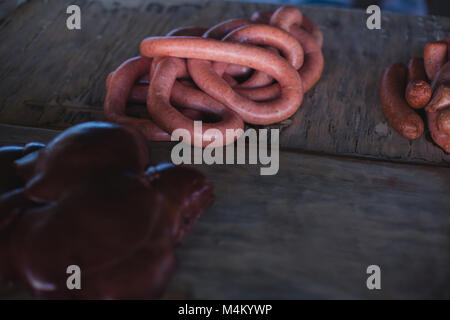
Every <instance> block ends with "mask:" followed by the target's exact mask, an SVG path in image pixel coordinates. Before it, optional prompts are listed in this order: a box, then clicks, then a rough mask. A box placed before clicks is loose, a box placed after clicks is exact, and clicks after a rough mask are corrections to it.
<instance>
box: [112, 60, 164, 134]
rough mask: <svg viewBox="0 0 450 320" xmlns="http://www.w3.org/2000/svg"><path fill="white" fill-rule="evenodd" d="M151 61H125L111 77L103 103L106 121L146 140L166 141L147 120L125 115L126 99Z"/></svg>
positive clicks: (158, 130)
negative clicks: (127, 126)
mask: <svg viewBox="0 0 450 320" xmlns="http://www.w3.org/2000/svg"><path fill="white" fill-rule="evenodd" d="M151 62H152V60H151V59H148V58H146V57H135V58H131V59H129V60H127V61H125V62H124V63H123V64H121V65H120V66H119V68H117V70H116V71H115V72H114V74H113V75H112V77H111V79H110V82H109V86H108V90H107V92H106V97H105V102H104V113H105V118H106V119H107V120H108V121H111V122H115V123H119V124H125V125H130V126H132V127H134V128H135V129H137V130H139V131H140V132H141V133H142V134H143V135H144V136H145V137H146V138H147V139H148V140H156V141H168V140H170V136H169V135H168V134H167V133H166V132H164V131H163V130H161V129H160V128H159V127H158V126H157V125H155V124H154V123H153V122H152V121H151V120H148V119H137V118H132V117H129V116H127V115H126V114H125V109H126V103H127V99H128V97H129V95H130V92H131V88H132V87H133V86H134V84H135V82H136V80H137V79H138V78H139V77H140V76H142V75H143V74H144V73H146V72H148V71H149V70H150V65H151Z"/></svg>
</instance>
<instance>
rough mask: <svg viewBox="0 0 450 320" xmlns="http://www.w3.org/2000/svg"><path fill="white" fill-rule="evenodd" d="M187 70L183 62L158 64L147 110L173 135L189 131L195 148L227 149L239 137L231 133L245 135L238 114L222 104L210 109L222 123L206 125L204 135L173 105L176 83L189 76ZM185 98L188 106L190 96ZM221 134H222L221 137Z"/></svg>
mask: <svg viewBox="0 0 450 320" xmlns="http://www.w3.org/2000/svg"><path fill="white" fill-rule="evenodd" d="M185 69H186V65H185V62H184V61H183V60H182V59H179V58H173V57H165V58H163V59H161V60H160V62H159V63H158V65H157V67H156V69H155V75H154V77H153V79H152V81H151V83H150V88H149V92H148V96H147V108H148V112H149V114H150V116H151V117H152V119H154V121H155V122H156V123H157V124H158V125H159V126H160V127H161V128H163V129H164V130H166V131H167V132H170V133H173V132H174V131H175V130H177V129H185V130H188V131H189V133H190V135H191V138H192V139H193V141H191V144H193V145H195V146H199V147H200V146H203V147H204V146H223V145H226V144H228V143H232V142H234V141H235V139H236V138H238V137H236V136H235V132H231V131H230V130H227V129H232V130H234V131H236V130H238V129H241V132H243V131H242V129H243V127H244V123H243V121H242V119H241V118H240V117H239V116H238V115H237V114H236V113H234V112H233V111H232V110H229V109H228V108H226V107H225V106H223V105H222V104H220V103H217V104H216V105H209V106H207V108H208V110H207V111H209V112H212V113H215V114H217V115H219V116H220V117H221V120H220V121H219V122H216V123H203V128H202V129H203V132H200V133H197V132H196V131H195V130H194V122H193V121H192V120H191V119H188V118H186V117H185V116H183V115H182V114H181V113H180V112H179V111H177V110H176V109H175V108H174V107H173V106H172V105H171V104H170V95H171V90H172V87H173V85H174V83H175V80H176V79H177V78H178V77H180V76H181V75H183V73H184V72H186V71H185ZM198 92H200V91H198ZM185 98H186V102H188V100H190V99H191V96H187V95H186V96H185ZM203 108H204V106H201V107H200V108H199V109H201V110H200V111H206V110H204V109H203ZM209 129H215V131H213V130H209ZM217 130H218V131H219V132H220V134H217V132H216V131H217Z"/></svg>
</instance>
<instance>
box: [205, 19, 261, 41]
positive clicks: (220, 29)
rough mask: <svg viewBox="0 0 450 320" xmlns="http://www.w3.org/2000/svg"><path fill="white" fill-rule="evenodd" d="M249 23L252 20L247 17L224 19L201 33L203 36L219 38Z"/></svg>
mask: <svg viewBox="0 0 450 320" xmlns="http://www.w3.org/2000/svg"><path fill="white" fill-rule="evenodd" d="M250 24H253V22H251V21H250V20H247V19H230V20H225V21H223V22H221V23H218V24H216V25H214V26H212V27H211V28H209V29H208V30H206V31H205V33H204V34H203V38H209V39H216V40H220V39H222V38H223V37H225V36H226V35H227V34H228V33H230V32H231V31H233V30H235V29H237V28H240V27H243V26H247V25H250Z"/></svg>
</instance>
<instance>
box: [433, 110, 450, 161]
mask: <svg viewBox="0 0 450 320" xmlns="http://www.w3.org/2000/svg"><path fill="white" fill-rule="evenodd" d="M439 114H440V112H428V111H427V119H428V128H429V129H430V132H431V137H432V138H433V140H434V142H436V144H437V145H438V146H440V147H441V148H442V149H444V151H445V152H448V153H450V135H449V134H448V133H445V132H444V131H442V130H440V128H439V124H438V121H439Z"/></svg>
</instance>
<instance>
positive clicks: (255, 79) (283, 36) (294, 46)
mask: <svg viewBox="0 0 450 320" xmlns="http://www.w3.org/2000/svg"><path fill="white" fill-rule="evenodd" d="M223 40H224V41H232V42H242V43H250V44H255V45H264V46H269V48H270V49H269V50H274V49H279V50H280V51H281V53H282V54H283V55H284V57H285V58H286V59H287V60H288V62H289V63H290V64H291V65H292V66H293V67H294V68H295V69H299V68H300V67H301V66H302V65H303V55H304V54H303V48H302V46H301V45H300V43H299V42H298V41H297V40H296V39H295V38H294V37H293V36H292V35H291V34H290V33H288V32H286V31H284V30H281V29H279V28H276V27H273V26H269V25H249V26H243V27H240V28H238V29H235V30H233V31H232V32H230V33H228V34H227V35H226V36H225V37H224V38H223ZM275 52H276V53H277V51H276V50H275ZM272 81H273V78H272V77H270V76H269V75H267V73H263V72H260V71H256V72H255V73H254V74H253V75H252V76H251V77H250V78H249V79H248V80H247V81H245V82H244V83H242V84H241V85H239V87H240V88H255V87H262V86H266V85H268V84H270V83H272Z"/></svg>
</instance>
